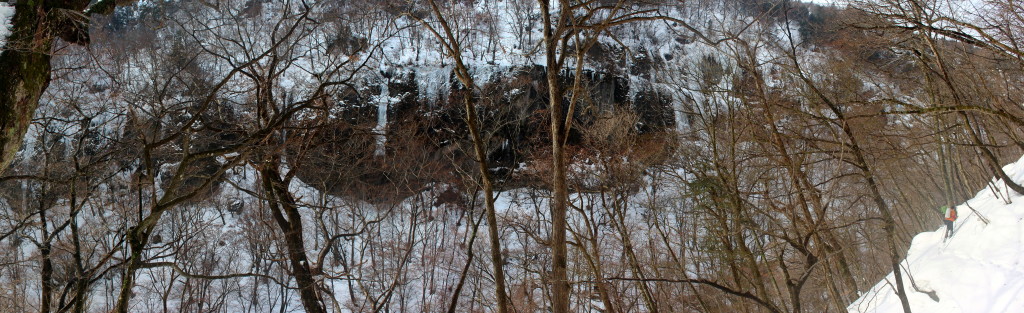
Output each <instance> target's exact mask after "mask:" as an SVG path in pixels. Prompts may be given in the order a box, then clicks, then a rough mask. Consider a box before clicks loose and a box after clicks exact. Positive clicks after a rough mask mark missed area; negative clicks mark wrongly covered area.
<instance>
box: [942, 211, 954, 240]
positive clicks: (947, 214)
mask: <svg viewBox="0 0 1024 313" xmlns="http://www.w3.org/2000/svg"><path fill="white" fill-rule="evenodd" d="M942 221H943V222H945V223H946V238H949V237H950V236H953V222H955V221H956V207H951V206H948V205H943V206H942Z"/></svg>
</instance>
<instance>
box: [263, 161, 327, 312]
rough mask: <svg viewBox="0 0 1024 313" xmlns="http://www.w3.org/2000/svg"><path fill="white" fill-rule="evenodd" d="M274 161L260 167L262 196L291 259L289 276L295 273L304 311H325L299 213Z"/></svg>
mask: <svg viewBox="0 0 1024 313" xmlns="http://www.w3.org/2000/svg"><path fill="white" fill-rule="evenodd" d="M278 163H279V162H278V161H276V160H275V161H271V162H269V164H267V165H268V166H267V167H266V168H264V169H262V170H260V176H261V178H262V180H263V188H264V191H266V194H265V196H266V197H267V202H268V203H269V204H270V211H271V213H272V214H273V216H274V221H276V222H277V225H278V226H279V227H281V231H282V232H283V233H284V241H285V246H286V247H287V249H288V261H289V263H291V267H292V276H293V277H295V282H296V284H298V285H299V288H298V289H299V298H300V300H301V301H302V306H303V307H304V308H305V309H306V312H308V313H325V312H327V310H326V308H325V306H324V302H323V300H322V299H321V298H320V293H319V292H318V290H317V286H316V279H315V278H314V277H313V272H312V270H310V266H309V261H308V260H307V258H306V247H305V241H304V240H303V238H302V215H301V214H300V213H299V208H298V206H297V205H296V204H295V199H294V198H293V197H292V195H291V193H290V192H289V191H288V186H287V184H286V183H285V182H284V181H283V180H282V179H281V175H280V173H278V171H277V168H278V165H279V164H278Z"/></svg>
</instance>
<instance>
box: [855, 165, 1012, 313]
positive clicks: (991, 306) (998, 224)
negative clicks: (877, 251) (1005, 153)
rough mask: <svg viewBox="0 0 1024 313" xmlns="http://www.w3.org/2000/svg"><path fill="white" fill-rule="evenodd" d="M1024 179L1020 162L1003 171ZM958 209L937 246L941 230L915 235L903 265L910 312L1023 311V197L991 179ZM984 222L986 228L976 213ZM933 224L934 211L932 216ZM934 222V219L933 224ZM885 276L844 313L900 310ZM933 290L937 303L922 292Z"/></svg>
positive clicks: (889, 277)
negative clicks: (951, 228)
mask: <svg viewBox="0 0 1024 313" xmlns="http://www.w3.org/2000/svg"><path fill="white" fill-rule="evenodd" d="M1003 169H1004V170H1005V171H1006V172H1007V174H1009V175H1010V177H1012V178H1013V179H1014V180H1015V181H1017V182H1021V181H1024V158H1022V159H1021V160H1018V161H1017V162H1016V163H1013V164H1010V165H1007V166H1006V167H1004V168H1003ZM990 186H995V187H996V188H995V191H994V190H993V188H986V189H984V190H982V191H980V192H978V194H977V195H976V196H975V197H974V199H971V200H968V201H967V202H966V203H964V204H960V205H959V206H957V209H958V212H959V215H960V219H959V220H957V222H956V228H955V229H956V232H955V234H954V235H953V238H951V239H950V240H949V241H948V242H947V243H943V242H942V236H943V232H944V231H945V229H944V226H943V227H942V228H939V229H937V230H936V231H932V232H924V233H921V234H918V235H917V236H915V237H914V240H913V242H912V244H911V246H910V250H909V251H908V252H907V258H906V259H905V260H904V263H903V266H904V268H905V269H909V272H910V276H912V278H913V283H915V284H916V286H917V288H916V289H917V290H915V288H914V287H913V285H914V284H912V282H911V280H910V278H909V277H907V275H906V274H904V278H903V279H904V284H905V286H906V288H908V293H909V296H908V297H909V300H910V305H911V308H912V309H913V311H914V312H929V313H941V312H1022V311H1024V263H1022V261H1024V197H1022V196H1021V195H1018V194H1016V193H1014V192H1012V191H1009V190H1008V188H1006V186H1005V184H1004V183H1003V182H1002V181H995V182H994V184H992V185H990ZM968 205H970V207H973V208H974V209H975V210H977V212H978V213H980V214H981V215H983V216H984V217H986V218H987V219H988V220H989V223H988V224H986V223H985V222H984V221H983V220H982V219H981V218H979V217H978V213H974V212H972V211H971V209H970V208H969V207H968ZM936 220H938V213H936ZM936 223H938V221H936ZM894 290H895V279H894V278H893V275H892V274H891V273H890V274H889V276H887V277H886V278H885V279H884V280H882V281H881V282H879V283H878V284H877V285H875V286H874V287H873V288H872V289H871V290H870V291H868V292H867V293H865V294H863V295H862V296H861V298H860V299H858V300H857V301H855V302H854V303H853V304H851V305H850V306H849V307H848V308H847V309H848V310H849V311H850V312H865V313H866V312H879V313H888V312H903V309H902V306H901V305H900V300H899V298H898V297H897V296H896V293H895V291H894ZM929 291H934V296H936V297H937V298H938V300H937V301H936V300H933V299H932V298H931V297H930V296H929V295H928V294H927V293H926V292H929Z"/></svg>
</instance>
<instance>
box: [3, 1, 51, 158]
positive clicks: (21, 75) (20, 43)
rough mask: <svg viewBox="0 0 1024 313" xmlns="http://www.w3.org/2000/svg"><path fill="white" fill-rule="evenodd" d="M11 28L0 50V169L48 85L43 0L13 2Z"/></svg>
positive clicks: (47, 35)
mask: <svg viewBox="0 0 1024 313" xmlns="http://www.w3.org/2000/svg"><path fill="white" fill-rule="evenodd" d="M15 10H16V11H15V13H14V18H13V19H12V20H11V24H13V27H12V29H11V33H12V34H11V36H10V37H9V38H8V41H7V44H6V46H4V48H3V49H4V50H3V52H0V73H3V75H0V171H3V170H5V169H7V166H9V165H10V164H11V161H12V160H14V155H15V154H16V153H17V152H18V149H20V148H21V143H22V139H23V137H24V136H25V132H26V131H28V126H29V124H30V122H31V121H32V115H33V114H35V111H36V107H37V106H38V105H39V96H40V95H42V94H43V90H45V89H46V86H47V85H49V84H50V48H51V46H52V42H53V35H52V34H50V32H49V31H47V30H46V27H44V26H45V25H43V24H44V23H45V16H44V14H45V12H46V8H45V4H44V1H19V2H18V3H16V4H15Z"/></svg>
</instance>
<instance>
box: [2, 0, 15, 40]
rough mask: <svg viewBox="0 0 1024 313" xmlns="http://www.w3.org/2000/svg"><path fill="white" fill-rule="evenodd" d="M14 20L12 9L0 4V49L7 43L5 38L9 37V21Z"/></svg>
mask: <svg viewBox="0 0 1024 313" xmlns="http://www.w3.org/2000/svg"><path fill="white" fill-rule="evenodd" d="M12 18H14V7H13V6H11V5H10V4H8V3H6V2H4V3H0V49H3V48H4V44H6V43H7V36H10V35H11V19H12Z"/></svg>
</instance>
